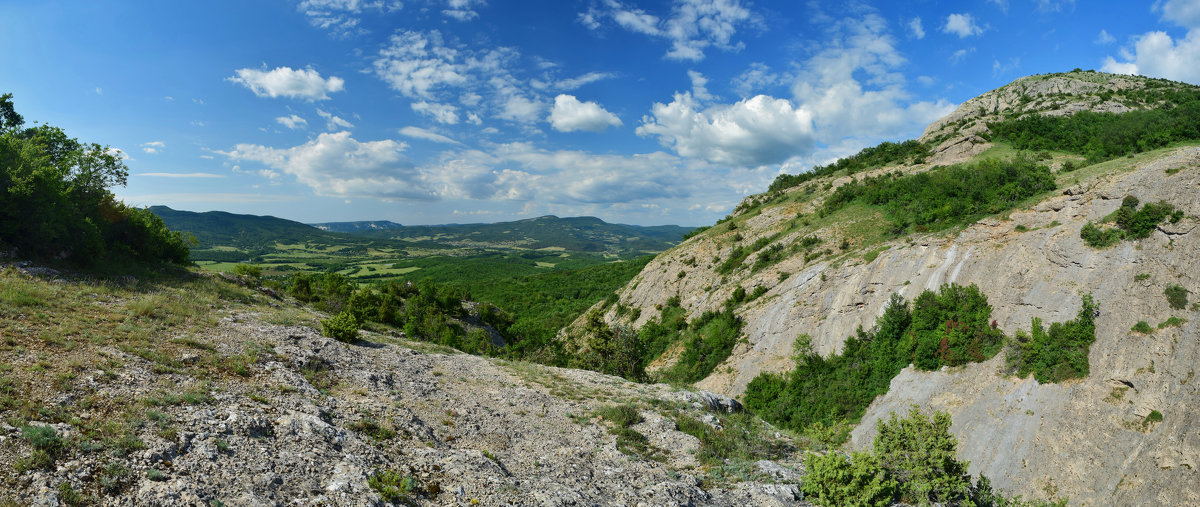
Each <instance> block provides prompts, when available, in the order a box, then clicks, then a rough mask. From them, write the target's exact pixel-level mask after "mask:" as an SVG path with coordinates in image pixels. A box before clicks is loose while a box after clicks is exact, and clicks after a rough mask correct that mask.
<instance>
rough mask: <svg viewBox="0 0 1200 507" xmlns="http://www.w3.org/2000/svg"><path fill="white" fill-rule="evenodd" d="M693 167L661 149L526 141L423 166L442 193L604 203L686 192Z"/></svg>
mask: <svg viewBox="0 0 1200 507" xmlns="http://www.w3.org/2000/svg"><path fill="white" fill-rule="evenodd" d="M697 170H702V169H696V168H693V167H690V166H689V165H688V164H687V163H686V162H685V161H683V160H681V159H679V158H678V157H674V156H671V155H668V154H665V153H661V152H657V153H649V154H641V155H630V156H621V155H593V154H590V153H586V152H582V151H567V150H560V151H547V150H541V149H537V148H535V147H533V146H532V145H530V144H527V143H510V144H502V145H498V146H496V147H495V148H494V149H493V150H492V151H491V152H483V151H479V150H467V151H463V152H459V153H451V154H447V155H446V156H445V157H444V158H443V159H442V160H441V161H440V162H439V163H438V164H436V165H434V166H430V167H427V168H425V172H426V173H427V174H428V175H429V178H430V179H431V180H434V181H436V182H437V183H436V185H437V188H439V194H440V196H441V197H443V198H446V199H454V198H467V199H479V200H484V199H487V200H508V201H533V200H535V199H536V200H537V201H538V202H552V203H590V204H604V205H612V204H614V203H616V204H620V203H632V202H637V201H643V200H648V199H667V198H677V197H686V196H687V195H689V194H690V193H691V192H692V191H694V190H695V187H696V183H694V181H696V179H695V178H688V177H687V176H686V175H687V174H688V173H689V172H693V171H697Z"/></svg>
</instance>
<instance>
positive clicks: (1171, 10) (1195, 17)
mask: <svg viewBox="0 0 1200 507" xmlns="http://www.w3.org/2000/svg"><path fill="white" fill-rule="evenodd" d="M1153 8H1154V9H1155V10H1160V9H1161V10H1162V18H1163V19H1164V20H1166V21H1170V22H1172V23H1175V24H1177V25H1179V26H1182V27H1184V28H1188V29H1197V28H1200V2H1197V1H1196V0H1167V1H1166V2H1162V1H1161V0H1160V1H1159V2H1155V3H1154V6H1153Z"/></svg>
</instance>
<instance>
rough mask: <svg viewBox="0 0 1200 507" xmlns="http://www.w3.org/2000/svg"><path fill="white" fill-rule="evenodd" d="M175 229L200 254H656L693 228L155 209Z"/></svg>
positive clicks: (572, 220) (589, 220)
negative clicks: (349, 250) (387, 249)
mask: <svg viewBox="0 0 1200 507" xmlns="http://www.w3.org/2000/svg"><path fill="white" fill-rule="evenodd" d="M150 211H152V212H154V213H155V214H156V215H158V216H159V217H161V218H162V219H163V221H164V222H166V224H167V226H168V227H170V228H171V229H174V230H178V231H184V232H189V233H192V234H193V235H195V236H196V239H197V240H199V245H198V247H199V249H200V250H204V249H211V248H214V247H219V246H232V247H237V248H257V247H263V246H266V245H274V244H275V243H283V244H295V243H308V242H319V243H325V244H339V243H348V242H361V241H362V240H364V239H367V240H374V241H379V242H383V243H388V244H393V243H394V245H393V246H397V247H404V246H413V245H421V246H426V247H431V246H442V247H451V248H484V249H502V250H509V249H520V250H525V249H539V248H561V249H563V250H567V251H577V252H594V253H599V252H613V253H636V252H642V253H652V252H661V251H663V250H666V249H667V248H670V247H671V246H673V245H675V244H677V243H679V242H680V241H682V239H683V236H684V235H685V234H687V233H688V232H690V231H691V230H692V228H691V227H682V226H677V225H658V226H640V225H625V224H610V223H608V222H605V221H603V220H601V219H599V218H596V217H568V218H559V217H556V216H553V215H547V216H542V217H537V218H529V219H524V220H517V221H515V222H497V223H491V224H448V225H416V226H412V225H407V226H406V225H401V224H398V223H395V222H392V221H388V220H368V221H357V222H324V223H317V224H311V225H310V224H303V223H300V222H296V221H293V220H287V219H284V218H278V217H273V216H258V215H239V214H235V213H227V212H224V211H207V212H203V213H200V212H193V211H181V210H175V209H171V208H169V207H167V206H151V207H150Z"/></svg>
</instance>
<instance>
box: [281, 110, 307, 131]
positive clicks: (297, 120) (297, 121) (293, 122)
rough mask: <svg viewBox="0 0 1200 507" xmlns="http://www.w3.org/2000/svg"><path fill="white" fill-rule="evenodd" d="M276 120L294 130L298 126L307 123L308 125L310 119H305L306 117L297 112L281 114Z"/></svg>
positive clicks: (303, 125) (300, 126)
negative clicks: (296, 113) (286, 114)
mask: <svg viewBox="0 0 1200 507" xmlns="http://www.w3.org/2000/svg"><path fill="white" fill-rule="evenodd" d="M275 121H276V122H278V123H279V124H280V125H283V126H285V127H287V128H289V129H292V130H295V129H298V128H303V127H305V126H306V125H308V120H305V119H304V118H301V117H299V116H297V115H295V114H292V115H288V116H280V117H278V118H275Z"/></svg>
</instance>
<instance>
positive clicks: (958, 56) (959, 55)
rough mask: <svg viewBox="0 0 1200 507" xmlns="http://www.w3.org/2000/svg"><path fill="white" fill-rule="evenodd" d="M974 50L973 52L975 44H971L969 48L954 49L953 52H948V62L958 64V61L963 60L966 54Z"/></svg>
mask: <svg viewBox="0 0 1200 507" xmlns="http://www.w3.org/2000/svg"><path fill="white" fill-rule="evenodd" d="M974 52H975V46H971V47H969V48H962V49H960V50H958V51H955V52H954V53H951V54H950V63H952V64H958V63H959V62H962V61H963V60H965V59H966V58H967V56H968V55H970V54H971V53H974Z"/></svg>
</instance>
